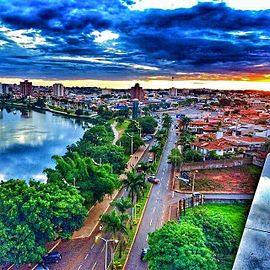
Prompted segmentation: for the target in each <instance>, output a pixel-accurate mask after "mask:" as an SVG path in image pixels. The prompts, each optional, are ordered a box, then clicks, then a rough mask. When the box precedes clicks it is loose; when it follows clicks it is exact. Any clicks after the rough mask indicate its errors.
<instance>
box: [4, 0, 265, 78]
mask: <svg viewBox="0 0 270 270" xmlns="http://www.w3.org/2000/svg"><path fill="white" fill-rule="evenodd" d="M132 2H133V1H131V0H127V1H123V0H121V1H120V0H114V1H112V0H91V1H90V0H89V1H72V0H62V1H54V0H46V1H45V0H30V1H21V0H11V1H2V2H1V4H0V41H2V42H0V57H1V59H2V63H4V64H3V65H2V66H1V68H0V76H2V77H3V76H5V77H11V76H15V77H18V76H23V77H30V78H56V79H68V78H73V79H76V78H80V79H82V78H87V79H130V78H138V77H147V76H157V75H171V74H174V73H176V72H206V73H215V72H219V73H230V72H236V71H239V72H255V73H256V72H257V73H263V72H270V68H269V65H268V64H267V63H265V62H266V59H267V58H269V56H270V28H269V25H270V10H264V11H243V10H235V9H232V8H230V7H228V6H226V5H225V4H220V3H219V4H215V3H201V4H198V5H196V6H194V7H192V8H179V9H175V10H161V9H148V10H144V11H134V10H130V9H128V5H131V4H132ZM94 31H95V33H100V35H102V34H104V35H105V34H107V33H109V32H108V31H110V33H112V34H114V35H115V36H117V37H118V36H119V37H118V38H113V36H112V38H108V39H106V38H105V39H104V40H105V41H104V42H102V39H101V41H100V42H98V41H97V39H96V36H95V35H93V32H94ZM106 31H107V32H106ZM64 57H66V58H64ZM89 58H91V59H92V60H91V59H90V61H89ZM86 59H88V60H86ZM93 59H94V60H93ZM29 63H30V65H29ZM262 66H263V68H262Z"/></svg>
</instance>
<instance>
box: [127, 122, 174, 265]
mask: <svg viewBox="0 0 270 270" xmlns="http://www.w3.org/2000/svg"><path fill="white" fill-rule="evenodd" d="M175 142H176V131H175V128H174V123H173V125H172V128H171V130H170V132H169V136H168V141H167V144H166V146H165V149H164V152H163V155H162V158H161V162H160V167H159V169H158V172H157V175H156V177H157V178H158V179H160V183H159V184H158V185H154V186H153V189H152V192H151V195H150V197H149V201H148V204H147V207H146V209H145V213H144V216H143V218H142V221H141V225H140V228H139V230H138V234H137V236H136V239H135V242H134V245H133V247H132V249H131V252H130V256H129V259H128V262H127V264H126V267H125V270H143V269H147V263H146V262H143V261H141V259H140V255H141V252H142V249H143V248H145V247H147V246H148V244H147V239H148V234H149V233H151V232H153V231H155V230H156V229H157V228H159V227H161V226H162V225H163V224H164V223H165V222H166V221H167V220H168V215H169V209H168V208H169V204H170V202H171V200H173V198H174V196H175V194H174V192H172V191H171V190H170V186H169V185H170V173H171V165H170V164H168V163H167V161H168V156H169V154H170V152H171V149H172V148H174V146H175Z"/></svg>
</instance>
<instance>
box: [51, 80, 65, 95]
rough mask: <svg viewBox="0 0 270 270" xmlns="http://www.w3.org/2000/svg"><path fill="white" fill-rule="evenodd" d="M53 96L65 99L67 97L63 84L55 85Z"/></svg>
mask: <svg viewBox="0 0 270 270" xmlns="http://www.w3.org/2000/svg"><path fill="white" fill-rule="evenodd" d="M53 95H54V96H55V97H63V96H65V87H64V85H63V84H61V83H55V84H54V85H53Z"/></svg>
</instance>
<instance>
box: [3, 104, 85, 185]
mask: <svg viewBox="0 0 270 270" xmlns="http://www.w3.org/2000/svg"><path fill="white" fill-rule="evenodd" d="M82 135H83V129H82V127H81V125H80V123H79V122H78V121H77V120H75V119H69V118H64V117H62V116H58V115H53V114H52V113H49V112H46V113H45V114H44V113H39V112H35V111H29V110H23V111H19V110H7V109H3V110H2V111H0V180H6V179H10V178H20V179H30V178H38V179H40V180H44V175H42V171H43V169H44V168H46V167H52V166H53V165H54V163H53V161H52V160H51V156H52V155H62V154H64V153H65V150H66V149H65V148H66V146H67V145H68V144H71V143H74V142H75V141H77V140H78V139H79V138H80V137H81V136H82Z"/></svg>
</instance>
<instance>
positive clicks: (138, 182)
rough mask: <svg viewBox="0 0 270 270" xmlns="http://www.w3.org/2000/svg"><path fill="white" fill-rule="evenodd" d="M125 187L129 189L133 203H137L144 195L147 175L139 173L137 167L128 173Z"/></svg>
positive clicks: (124, 181) (124, 182) (124, 183)
mask: <svg viewBox="0 0 270 270" xmlns="http://www.w3.org/2000/svg"><path fill="white" fill-rule="evenodd" d="M123 187H124V188H126V189H127V191H128V196H129V197H130V198H131V202H132V204H134V203H136V202H137V201H138V199H139V198H140V197H141V196H142V195H143V193H144V189H145V187H146V183H145V175H144V174H138V173H136V171H135V169H132V170H131V171H130V172H128V173H127V177H126V179H124V180H123ZM135 199H136V200H135Z"/></svg>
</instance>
